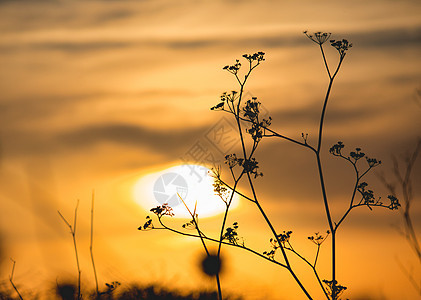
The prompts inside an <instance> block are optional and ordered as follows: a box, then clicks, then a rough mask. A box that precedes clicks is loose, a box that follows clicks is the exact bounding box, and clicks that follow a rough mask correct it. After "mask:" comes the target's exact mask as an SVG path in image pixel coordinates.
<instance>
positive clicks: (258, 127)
mask: <svg viewBox="0 0 421 300" xmlns="http://www.w3.org/2000/svg"><path fill="white" fill-rule="evenodd" d="M260 104H261V103H260V102H259V101H257V98H256V97H252V98H251V100H247V102H246V104H245V106H244V107H243V115H244V118H246V119H247V120H248V121H250V122H251V123H252V125H251V128H249V129H247V133H249V134H250V135H251V137H252V138H253V140H255V141H256V142H257V141H260V140H261V139H262V137H263V134H264V129H265V128H267V127H269V126H270V125H271V124H272V117H269V118H268V119H263V120H262V121H259V113H260V109H259V107H260Z"/></svg>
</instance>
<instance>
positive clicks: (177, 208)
mask: <svg viewBox="0 0 421 300" xmlns="http://www.w3.org/2000/svg"><path fill="white" fill-rule="evenodd" d="M211 175H212V173H211V171H210V170H209V169H208V168H206V167H204V166H201V165H187V164H186V165H177V166H174V167H170V168H167V169H164V170H161V171H158V172H154V173H150V174H148V175H145V176H143V177H142V178H140V179H139V180H138V181H137V182H136V184H135V186H134V189H133V196H134V200H135V201H136V203H138V204H139V205H141V206H142V207H143V208H144V209H147V210H150V209H151V208H153V207H156V206H158V205H162V204H164V203H168V204H169V206H171V207H172V208H173V212H174V214H175V216H174V217H179V218H189V217H190V214H189V212H188V210H187V208H186V206H185V205H184V204H183V201H184V203H185V204H186V205H187V207H188V208H189V209H190V211H191V212H193V210H194V208H195V206H196V213H197V214H198V215H199V217H211V216H215V215H218V214H220V213H223V212H224V211H225V208H226V205H225V203H224V202H223V201H222V199H221V198H220V197H219V196H218V195H216V194H215V192H214V187H213V183H214V178H213V177H212V176H211ZM180 197H181V198H182V199H183V201H181V200H180ZM196 202H197V205H196ZM236 206H238V197H237V196H236V195H234V197H233V200H232V204H231V207H230V209H232V208H235V207H236Z"/></svg>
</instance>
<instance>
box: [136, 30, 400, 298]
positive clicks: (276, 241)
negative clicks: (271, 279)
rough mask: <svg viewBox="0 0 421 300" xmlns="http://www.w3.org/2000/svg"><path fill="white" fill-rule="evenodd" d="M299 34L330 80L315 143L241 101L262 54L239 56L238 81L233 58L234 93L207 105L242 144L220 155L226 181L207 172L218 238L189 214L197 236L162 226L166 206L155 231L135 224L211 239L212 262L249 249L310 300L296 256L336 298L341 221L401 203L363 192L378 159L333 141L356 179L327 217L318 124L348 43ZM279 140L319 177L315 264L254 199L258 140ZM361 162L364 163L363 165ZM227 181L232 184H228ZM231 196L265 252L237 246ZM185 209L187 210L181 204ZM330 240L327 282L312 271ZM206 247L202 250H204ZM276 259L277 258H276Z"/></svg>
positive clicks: (157, 211)
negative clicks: (242, 187)
mask: <svg viewBox="0 0 421 300" xmlns="http://www.w3.org/2000/svg"><path fill="white" fill-rule="evenodd" d="M304 34H305V35H306V36H307V37H308V38H309V39H310V40H311V41H313V42H314V43H316V44H317V45H318V47H319V49H320V52H321V54H322V59H323V63H324V66H325V69H326V72H327V75H328V78H329V83H328V87H327V91H326V94H325V97H324V100H323V103H322V104H323V105H322V110H321V114H320V119H319V125H318V134H317V140H316V143H315V144H314V145H312V144H310V143H309V141H308V134H304V133H302V134H301V138H302V140H298V139H295V138H291V137H288V136H286V135H284V134H281V133H279V132H277V131H275V130H274V129H272V127H271V125H272V118H271V117H263V116H262V115H261V103H260V101H258V99H257V97H252V98H251V99H245V97H246V96H245V93H244V88H245V85H246V82H247V80H248V79H249V77H250V74H251V73H252V71H253V70H254V69H255V68H256V67H258V66H259V65H260V64H261V63H262V62H263V61H264V60H265V59H264V55H265V53H264V52H257V53H254V54H244V55H243V57H244V59H245V60H246V61H247V67H246V70H245V75H244V77H242V76H241V75H240V70H241V68H242V64H241V62H240V61H239V60H236V61H235V62H234V64H233V65H227V66H225V67H223V69H224V70H226V71H228V72H229V73H231V74H232V75H233V76H234V77H235V79H236V81H237V83H238V85H239V89H238V90H237V91H231V92H224V93H222V95H221V97H220V102H219V103H218V104H216V105H215V106H213V107H211V110H215V111H222V112H225V113H228V114H230V115H231V116H232V117H233V118H234V120H235V123H236V126H237V129H238V135H239V140H240V143H241V150H240V153H229V154H226V155H225V164H226V166H227V168H228V170H229V175H230V179H225V178H222V175H221V169H220V168H219V167H218V168H214V169H213V170H212V175H213V176H214V179H215V181H214V191H215V194H217V195H218V196H219V197H220V198H221V199H222V201H223V202H224V203H225V213H224V216H223V219H222V222H221V229H220V235H219V236H218V237H215V238H214V237H209V236H206V235H205V234H204V233H203V232H201V231H200V229H199V227H198V224H197V215H196V214H195V213H194V214H192V213H191V212H190V210H189V212H190V215H191V217H192V220H191V221H190V222H188V223H185V224H184V225H183V226H182V228H183V229H189V228H190V229H191V228H194V229H196V230H197V232H198V234H192V233H188V232H186V231H185V230H184V231H183V230H178V229H174V228H171V227H169V226H167V225H166V224H165V223H164V222H163V219H164V217H166V216H173V213H172V210H171V207H169V206H168V204H163V205H162V206H158V207H155V208H152V209H151V212H153V213H155V215H156V216H157V219H158V222H159V224H160V227H155V226H154V225H153V222H152V219H151V218H150V217H149V216H147V218H146V222H145V224H144V225H143V226H140V227H139V228H138V229H139V230H151V229H167V230H170V231H173V232H176V233H179V234H182V235H185V236H193V237H198V238H200V239H201V241H202V243H203V245H204V246H205V240H207V241H213V242H216V243H218V251H217V254H216V256H217V258H219V257H220V254H221V247H222V245H229V246H232V247H238V248H241V249H244V250H246V251H249V252H251V253H253V254H255V255H258V256H260V257H261V258H263V259H266V260H268V261H270V262H272V263H275V264H277V265H279V266H281V267H282V268H284V269H286V270H287V271H288V272H289V273H290V275H291V276H292V277H293V279H294V280H295V281H296V283H297V284H298V285H299V287H300V289H301V290H302V292H303V293H304V294H305V295H306V297H307V298H308V299H313V297H312V296H311V295H310V292H309V291H308V290H307V288H306V287H305V286H304V285H303V283H302V282H301V280H300V278H299V277H298V276H297V275H296V273H295V271H294V267H293V265H292V264H291V261H290V256H291V255H293V256H296V257H298V258H299V259H301V260H302V261H303V262H304V263H305V264H307V265H308V266H309V267H310V269H311V271H312V272H313V273H314V276H315V278H316V280H317V282H318V284H319V286H320V289H321V290H322V292H323V294H324V295H325V297H326V299H330V300H337V299H339V297H340V296H341V294H342V293H343V291H345V290H346V289H347V288H346V287H345V286H343V285H341V284H339V283H338V281H337V276H336V273H337V267H336V252H337V249H336V233H337V231H338V229H339V227H340V225H341V224H342V223H343V221H344V220H345V218H346V217H347V216H348V214H349V213H350V212H351V211H352V210H353V209H355V208H357V207H361V206H366V207H368V208H369V209H370V210H371V209H373V207H383V208H388V209H390V210H395V209H397V208H398V207H399V206H400V204H399V201H398V199H397V198H396V197H395V196H394V195H389V196H388V197H387V199H388V203H387V204H386V203H383V201H382V200H381V198H380V197H376V196H375V195H374V192H373V190H371V189H369V188H368V184H367V183H366V182H365V181H363V180H362V179H363V178H364V177H365V175H366V174H367V173H368V172H370V171H371V170H372V169H373V168H375V167H377V166H378V165H380V164H381V161H379V160H377V159H375V158H371V157H368V156H366V154H365V153H364V152H362V150H361V148H356V149H355V150H354V151H350V152H349V154H344V153H343V150H344V148H345V145H344V143H343V142H338V143H336V144H334V145H333V146H332V147H331V148H330V149H329V152H330V153H331V154H332V155H333V156H335V157H338V158H340V159H343V160H344V161H345V162H346V163H348V164H349V166H350V167H351V169H352V170H353V171H354V173H355V179H354V183H353V186H354V188H353V191H352V194H351V197H350V200H349V206H348V208H347V209H346V211H345V212H344V213H343V215H342V216H341V217H340V218H339V220H337V221H334V220H333V218H332V214H331V208H330V205H331V203H330V202H329V200H328V194H327V191H326V183H325V179H324V173H323V167H322V166H323V164H322V159H321V153H322V142H323V126H324V120H325V115H326V110H327V103H328V100H329V98H330V94H331V90H332V86H333V83H334V80H335V78H336V76H337V74H338V72H339V69H340V67H341V65H342V63H343V60H344V58H345V57H346V54H347V52H348V51H349V49H350V48H351V47H352V44H351V43H350V42H348V40H346V39H342V40H333V39H332V40H330V36H331V34H330V33H322V32H316V33H314V34H309V33H307V31H305V32H304ZM327 41H330V45H331V46H332V47H333V48H334V49H335V50H336V51H337V53H338V55H339V60H338V63H337V65H336V67H335V68H333V69H331V68H330V67H329V64H328V61H327V59H326V55H325V51H324V47H325V46H324V45H325V44H326V42H327ZM247 135H248V136H249V138H250V140H249V142H247V138H246V136H247ZM268 137H272V138H279V139H281V140H285V141H288V142H291V143H294V144H296V145H299V146H301V147H302V148H304V149H308V150H310V151H311V152H312V153H313V154H314V158H315V161H316V163H317V170H318V177H319V181H320V188H321V192H322V204H323V208H324V211H325V215H326V219H327V223H328V230H327V231H326V235H320V234H319V233H316V234H315V235H313V236H310V237H309V238H308V239H309V240H310V241H311V242H312V243H314V244H315V245H316V247H317V250H316V254H315V257H314V260H313V259H312V260H311V261H310V260H309V259H307V258H305V257H304V256H303V255H301V254H300V253H299V251H297V250H296V249H295V248H294V247H293V243H292V231H290V230H283V231H282V232H281V231H279V230H277V229H276V228H275V227H274V225H273V224H272V222H271V220H270V219H269V218H268V216H267V215H266V212H265V210H264V209H263V207H262V205H261V200H260V198H259V197H258V195H257V192H256V190H255V187H254V180H256V179H257V178H258V177H261V176H263V173H262V172H261V171H260V169H259V163H258V161H257V160H256V158H255V153H256V150H257V148H258V146H259V145H260V143H261V141H262V140H263V139H265V138H268ZM362 158H365V163H364V162H362V161H363V159H362ZM229 181H231V182H233V183H232V184H230V183H229ZM240 181H245V182H246V184H247V185H248V186H249V188H250V192H251V195H245V194H244V193H241V192H240V191H239V190H238V185H239V183H240ZM234 194H237V195H239V196H240V197H242V198H244V199H245V200H247V201H248V202H250V203H251V204H253V205H255V206H256V208H257V210H258V211H259V212H260V214H261V215H262V217H263V219H264V221H265V222H266V224H267V225H268V227H269V229H270V231H271V233H272V237H270V238H269V242H270V246H271V249H270V250H269V251H264V252H262V253H261V252H259V251H255V250H253V249H251V248H249V247H247V246H246V245H245V243H244V241H242V242H241V243H240V242H239V237H238V233H237V229H238V223H237V222H235V223H234V224H233V226H232V227H227V226H226V221H227V215H228V211H229V209H230V206H231V203H232V199H233V196H234ZM186 207H187V206H186ZM187 209H188V208H187ZM328 236H330V237H331V239H330V240H331V248H332V250H331V274H330V278H329V279H321V278H320V276H319V274H318V271H317V261H318V257H319V252H320V247H321V245H322V244H323V243H324V242H325V240H326V238H327V237H328ZM205 249H206V246H205ZM279 255H280V256H281V257H280V258H279ZM218 292H219V299H222V294H221V291H220V286H219V281H218Z"/></svg>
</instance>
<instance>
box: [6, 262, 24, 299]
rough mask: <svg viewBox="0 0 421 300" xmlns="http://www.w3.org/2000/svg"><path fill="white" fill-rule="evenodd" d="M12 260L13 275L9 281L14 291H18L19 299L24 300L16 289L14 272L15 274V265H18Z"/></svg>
mask: <svg viewBox="0 0 421 300" xmlns="http://www.w3.org/2000/svg"><path fill="white" fill-rule="evenodd" d="M10 260H11V261H12V262H13V266H12V273H11V274H10V276H9V281H10V283H11V284H12V287H13V289H14V290H15V291H16V293H17V294H18V296H19V299H20V300H23V298H22V295H21V294H20V293H19V290H18V288H17V287H16V285H15V284H14V283H13V274H14V272H15V264H16V261H14V260H13V259H12V258H11V259H10Z"/></svg>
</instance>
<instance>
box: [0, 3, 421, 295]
mask: <svg viewBox="0 0 421 300" xmlns="http://www.w3.org/2000/svg"><path fill="white" fill-rule="evenodd" d="M420 15H421V4H420V2H419V1H410V0H404V1H391V0H374V1H362V0H358V1H348V2H344V1H336V0H335V1H334V0H331V1H317V3H316V2H315V1H274V0H273V1H272V0H263V1H261V0H259V1H258V0H250V1H240V0H238V1H235V0H231V1H222V0H215V1H204V0H202V1H193V0H180V1H169V0H154V1H129V0H123V1H105V0H104V1H47V0H41V1H23V0H20V1H0V34H1V39H0V91H1V95H0V122H1V124H0V125H1V126H0V155H1V156H0V159H1V161H0V178H1V180H0V201H1V202H0V203H1V209H0V234H1V238H2V252H1V253H0V254H1V259H2V263H1V266H0V267H1V272H0V275H1V280H7V278H8V277H7V276H8V275H9V274H10V268H11V263H10V261H9V257H13V259H15V260H16V261H17V265H16V271H15V272H16V273H15V281H16V282H19V284H20V286H21V287H22V289H23V290H24V289H25V286H26V287H27V290H30V289H31V288H33V287H34V286H35V285H37V284H38V282H37V281H36V280H34V279H33V278H37V279H38V280H39V281H40V282H42V283H43V284H44V286H45V287H46V288H49V287H53V286H54V284H55V280H56V278H59V279H63V280H64V279H65V278H69V277H71V276H74V274H76V271H75V263H74V257H73V252H72V244H71V236H70V234H69V233H68V230H67V228H66V227H65V225H64V224H63V222H62V221H61V220H60V218H59V216H58V214H57V210H60V211H61V212H62V213H63V214H64V215H65V216H66V217H67V218H68V219H71V218H72V216H73V209H74V207H75V205H76V201H77V199H80V206H79V215H78V222H79V223H78V238H79V239H80V243H79V247H80V252H81V261H82V272H83V273H82V276H83V278H84V279H85V282H88V283H90V282H93V277H92V271H91V269H90V265H89V217H90V215H89V213H90V199H91V192H92V190H93V189H95V194H96V206H95V224H96V227H95V249H96V253H97V264H98V274H99V278H100V282H101V284H103V283H104V282H111V281H113V280H118V281H120V282H122V283H123V284H124V283H128V282H132V281H135V280H139V281H141V282H161V283H162V284H165V285H167V286H169V287H176V288H185V287H187V288H194V287H199V288H209V289H213V288H214V283H213V282H211V281H208V280H206V279H205V278H203V277H201V274H200V273H199V271H198V270H197V268H196V265H195V264H196V260H197V257H198V256H199V255H200V253H201V252H200V251H201V250H202V249H201V248H200V243H199V241H197V240H194V239H193V240H192V239H186V238H184V237H182V236H178V235H175V234H173V233H170V232H162V231H156V232H154V231H152V232H144V233H143V232H139V231H137V227H138V226H139V225H141V224H143V222H144V220H145V216H146V215H148V214H149V213H148V210H147V209H146V206H147V205H143V206H142V205H139V204H138V203H137V202H136V201H135V199H134V196H133V189H134V186H135V183H136V182H137V181H138V180H139V179H140V178H142V177H143V176H146V175H148V174H152V173H154V172H158V171H162V170H164V169H166V168H169V167H171V166H175V165H180V164H183V160H182V159H183V158H186V157H187V156H188V153H189V151H190V150H191V149H192V147H194V146H195V145H196V144H197V143H198V142H199V143H204V146H205V147H206V150H207V151H209V152H212V153H214V154H215V155H219V156H217V158H218V159H219V161H221V162H222V161H223V155H222V154H221V153H219V152H218V151H216V150H215V147H214V146H215V145H212V144H211V143H209V140H207V139H206V137H207V136H208V135H209V132H211V130H212V128H215V126H217V125H218V124H221V123H220V122H225V121H226V119H223V117H224V114H223V113H221V112H214V111H211V110H210V109H209V108H210V107H212V106H213V105H215V104H217V103H218V100H219V96H220V94H221V93H222V92H224V91H231V90H235V89H238V86H237V85H236V82H235V80H234V78H233V77H232V76H230V74H229V73H227V72H225V71H223V70H222V67H223V66H225V65H227V64H231V63H233V62H234V61H235V59H236V58H240V57H241V56H242V54H244V53H254V52H256V51H264V52H265V53H266V61H265V62H263V63H262V65H261V66H259V67H258V68H257V69H256V71H255V72H254V73H253V75H252V77H251V79H250V81H249V85H248V86H247V93H248V94H249V95H250V96H257V97H258V98H259V100H260V101H261V102H262V104H263V106H264V107H265V110H266V112H267V113H268V114H269V115H270V116H272V118H273V127H274V128H276V129H277V130H279V131H281V132H283V133H285V134H287V135H289V136H291V137H294V138H297V139H298V138H299V137H300V136H301V133H302V132H305V133H308V134H309V142H314V141H315V140H316V133H317V122H318V116H319V113H320V110H321V104H322V100H323V96H324V93H325V89H326V87H327V83H328V77H327V76H326V73H325V70H324V68H323V61H322V59H321V57H320V53H319V51H318V49H317V47H316V45H315V44H314V43H312V42H311V41H309V40H308V39H307V38H306V37H305V36H304V35H303V34H302V32H303V31H304V30H309V31H328V32H332V38H334V39H342V38H347V39H348V40H350V41H351V42H352V43H353V48H351V50H350V51H349V53H348V55H347V57H346V59H345V62H344V64H343V67H342V69H341V71H340V73H339V75H338V78H337V80H336V83H335V85H334V88H333V94H332V98H331V101H330V103H329V107H328V115H327V118H326V124H325V125H326V131H325V138H326V139H325V142H324V153H325V154H326V155H324V156H323V159H324V160H325V165H326V167H325V168H326V176H327V179H328V180H329V184H328V189H329V193H330V195H331V199H334V200H332V205H333V207H334V208H333V214H334V215H335V216H339V214H340V212H341V211H342V209H343V208H344V207H345V206H344V205H346V204H343V203H346V199H347V198H346V197H347V196H348V195H349V191H350V190H351V189H352V183H351V184H350V181H349V179H350V178H352V177H351V176H352V173H351V171H350V170H348V169H347V166H346V165H344V164H343V163H342V162H340V161H338V160H335V159H334V158H332V157H331V156H329V155H328V154H327V150H328V148H329V147H330V146H331V145H333V144H334V143H335V142H337V141H338V140H342V141H344V143H345V145H346V146H347V149H349V150H352V149H354V148H355V147H361V148H362V149H363V150H364V151H365V152H366V153H367V154H369V155H370V156H374V157H376V158H378V159H381V160H382V161H383V162H384V163H383V165H382V166H381V167H379V168H378V169H376V172H378V173H380V172H384V173H385V174H386V175H388V176H389V177H392V174H391V171H390V170H391V168H392V164H391V160H390V156H391V155H392V154H395V155H401V154H404V153H405V152H408V151H411V150H412V149H413V147H414V145H415V143H416V140H417V138H419V137H420V135H421V99H420V95H419V91H420V88H421V86H420V84H421V71H420V70H421V59H420V58H419V53H420V50H421V44H420V42H421V19H420ZM327 55H328V57H329V61H330V62H331V64H332V65H333V64H334V62H335V59H336V53H335V52H334V50H331V49H328V51H327ZM225 117H227V116H225ZM206 141H207V143H206ZM238 146H239V145H238V144H236V145H234V148H232V151H235V150H238V149H239V148H238ZM256 156H257V159H258V160H259V165H260V168H261V171H262V172H263V173H264V174H265V176H264V177H262V178H259V179H258V180H257V183H256V185H257V189H258V192H259V195H261V196H260V197H261V198H262V199H264V200H262V203H263V206H264V208H265V209H266V210H267V211H268V214H269V216H270V217H272V218H273V219H274V223H275V224H276V226H278V227H279V228H280V229H281V228H282V229H281V230H284V229H285V230H292V231H293V232H294V235H293V237H294V243H296V245H297V247H298V248H301V249H303V250H302V251H303V252H304V253H305V254H307V255H309V256H311V255H313V254H312V253H314V252H313V251H314V250H315V249H314V248H312V247H311V244H310V243H309V241H308V240H307V236H309V235H311V234H312V233H313V232H317V231H319V232H322V231H325V230H326V229H327V224H326V221H325V218H324V212H323V211H322V207H321V197H320V189H319V185H318V178H317V177H316V166H315V162H314V159H313V156H312V154H311V153H310V152H308V151H306V150H302V149H300V148H299V147H297V146H295V145H292V144H288V143H286V142H280V141H275V140H264V141H263V142H262V145H261V146H260V148H259V150H258V153H257V155H256ZM196 163H198V161H196ZM368 180H370V183H371V186H373V188H374V189H375V191H376V195H383V197H385V196H386V193H387V191H386V190H385V189H384V188H383V187H382V185H381V183H380V181H379V180H378V179H377V177H376V176H375V175H374V173H373V174H372V175H371V176H370V177H369V178H368ZM413 180H414V185H415V188H414V195H415V197H416V199H415V200H416V201H415V202H416V203H415V204H414V207H413V211H412V213H413V218H414V220H416V227H417V229H418V232H421V223H420V220H421V205H420V200H421V199H420V197H421V196H420V195H421V188H420V184H419V182H421V160H418V162H417V164H416V166H415V168H414V177H413ZM417 183H418V184H417ZM138 201H139V200H138ZM141 201H142V200H140V202H141ZM145 201H146V200H145ZM417 201H418V202H417ZM341 203H342V204H341ZM220 218H221V216H220V215H218V216H215V217H213V218H208V219H204V221H203V222H204V225H203V226H205V228H207V229H208V230H209V232H215V233H216V230H215V228H217V226H218V225H217V224H219V223H218V222H219V221H220ZM234 221H238V222H239V224H240V231H241V235H242V236H244V237H245V239H246V241H247V243H248V244H249V245H250V246H251V247H253V248H255V249H256V250H257V251H259V252H263V251H265V250H267V248H268V247H269V243H268V239H269V238H270V233H269V231H268V229H267V227H265V225H264V223H263V222H262V220H261V218H260V217H259V215H258V214H257V213H256V211H255V210H253V208H252V207H250V205H248V204H247V203H245V202H241V201H240V203H239V204H238V206H237V207H236V208H235V209H234V210H233V212H232V214H231V215H230V218H229V222H231V223H232V222H234ZM175 222H177V220H176V221H175ZM400 224H401V216H400V214H399V212H396V211H394V212H390V211H386V210H382V209H378V210H375V211H373V212H371V211H369V210H368V209H366V208H365V207H362V208H359V211H358V212H353V213H351V215H350V217H349V219H347V221H346V222H345V223H344V226H343V228H342V231H341V232H340V233H339V235H338V247H340V249H341V250H340V253H341V254H339V257H338V263H339V265H340V266H343V267H342V268H340V271H339V273H338V274H339V278H340V279H339V281H340V282H341V283H342V282H343V284H344V285H347V286H349V290H350V291H349V293H347V294H346V297H350V298H351V299H358V297H362V296H359V295H367V293H368V294H369V295H370V297H372V299H414V297H416V293H414V291H413V289H412V287H411V285H410V284H409V282H408V280H407V278H406V277H405V275H404V273H403V272H402V270H401V268H400V267H399V262H400V263H402V264H404V265H406V266H408V265H413V264H414V263H416V260H415V256H414V255H413V254H412V252H411V249H410V248H409V246H408V245H407V243H406V241H405V239H404V238H403V237H402V236H401V235H400V234H399V233H398V231H397V230H396V226H399V225H400ZM175 226H178V225H175ZM324 251H326V254H328V252H329V248H328V247H326V248H325V249H324ZM225 253H226V254H225V255H226V258H227V259H226V260H228V261H229V263H228V266H227V268H226V272H225V273H224V278H223V287H224V288H225V289H226V290H227V291H231V292H235V293H237V294H240V295H243V296H244V297H245V299H259V298H260V297H262V291H263V290H264V291H266V293H267V295H268V297H271V298H273V299H304V298H303V295H301V294H300V293H299V291H298V288H297V287H296V286H295V283H294V282H293V280H292V279H291V278H290V276H289V275H288V274H287V272H285V271H284V270H282V269H279V268H275V267H274V266H271V265H270V264H268V263H266V262H263V261H261V260H259V259H258V258H255V257H253V256H252V255H251V254H248V253H243V252H241V251H239V250H235V249H234V250H232V249H231V250H230V249H226V252H225ZM323 259H325V261H324V263H325V265H326V266H327V267H321V270H320V271H321V272H322V273H323V272H324V274H326V277H328V276H329V268H328V264H329V262H328V260H327V255H326V257H324V256H322V262H323ZM186 270H188V271H186ZM300 270H301V269H300ZM302 272H303V274H306V272H308V270H305V269H303V270H302ZM304 276H306V275H304ZM418 276H420V274H419V273H418ZM305 278H307V277H305ZM306 280H307V279H306ZM310 284H311V283H310ZM274 287H276V288H274ZM279 290H283V291H284V292H282V293H281V294H279ZM365 297H367V296H365Z"/></svg>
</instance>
